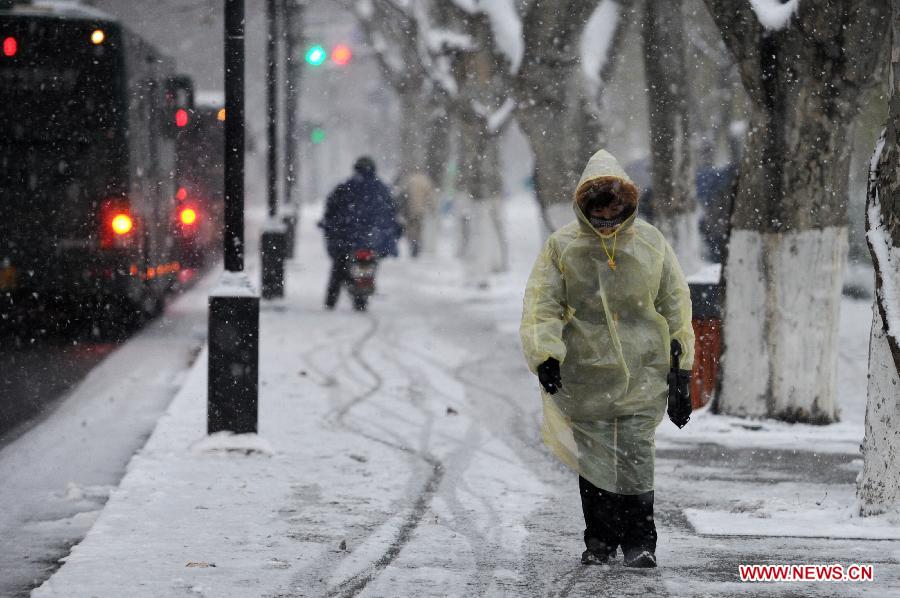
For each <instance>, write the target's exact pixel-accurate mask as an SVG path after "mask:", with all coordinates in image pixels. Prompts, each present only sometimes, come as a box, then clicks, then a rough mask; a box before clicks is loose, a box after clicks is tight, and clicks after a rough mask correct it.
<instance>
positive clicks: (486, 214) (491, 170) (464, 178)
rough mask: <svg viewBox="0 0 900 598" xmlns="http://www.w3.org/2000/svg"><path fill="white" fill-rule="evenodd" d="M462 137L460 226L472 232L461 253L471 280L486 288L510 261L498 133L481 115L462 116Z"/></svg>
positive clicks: (460, 130)
mask: <svg viewBox="0 0 900 598" xmlns="http://www.w3.org/2000/svg"><path fill="white" fill-rule="evenodd" d="M459 137H460V143H459V159H458V162H459V175H458V180H457V189H458V190H459V192H460V194H461V195H462V198H461V199H462V202H463V205H464V208H463V210H462V213H461V217H462V219H463V222H461V223H460V225H461V226H463V227H464V228H465V230H466V231H468V234H467V235H466V236H465V238H464V243H465V244H464V246H463V247H462V248H461V251H460V253H461V255H462V257H463V260H464V261H465V262H466V269H467V277H468V280H469V281H470V282H472V283H474V284H476V285H477V286H481V287H486V286H488V281H489V278H490V275H491V274H493V273H496V272H501V271H503V270H504V269H505V268H506V266H507V263H508V258H507V247H506V238H505V236H504V231H503V226H502V219H501V217H500V203H499V202H500V193H501V191H502V187H503V185H502V180H501V178H500V152H499V148H498V146H497V138H496V136H495V135H493V134H492V132H491V131H488V128H487V122H486V120H485V119H483V118H480V117H478V116H477V115H474V114H471V113H469V114H467V115H464V116H461V118H460V119H459Z"/></svg>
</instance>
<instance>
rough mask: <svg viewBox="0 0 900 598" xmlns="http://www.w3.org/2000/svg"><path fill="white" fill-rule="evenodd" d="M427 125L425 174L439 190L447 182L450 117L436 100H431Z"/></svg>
mask: <svg viewBox="0 0 900 598" xmlns="http://www.w3.org/2000/svg"><path fill="white" fill-rule="evenodd" d="M427 127H428V131H427V133H428V140H427V143H426V147H425V154H426V155H425V174H427V175H428V176H429V177H430V178H431V180H432V181H433V182H434V184H435V186H436V188H437V190H438V192H440V190H441V189H443V188H444V187H445V185H446V183H447V164H448V162H449V161H450V117H449V115H448V114H447V110H446V108H445V107H444V106H442V105H441V104H440V103H439V102H438V101H437V100H433V101H432V102H431V111H430V113H429V115H428V123H427Z"/></svg>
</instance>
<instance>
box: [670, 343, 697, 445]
mask: <svg viewBox="0 0 900 598" xmlns="http://www.w3.org/2000/svg"><path fill="white" fill-rule="evenodd" d="M680 357H681V343H679V342H678V341H676V340H673V341H672V369H671V370H669V375H668V376H666V380H667V381H668V382H669V405H668V408H667V409H666V412H667V413H668V414H669V419H670V420H672V423H673V424H675V425H676V426H678V427H679V428H683V427H685V426H686V425H687V423H688V421H690V419H691V411H692V407H691V372H690V371H689V370H682V369H680V368H679V367H678V366H679V359H680Z"/></svg>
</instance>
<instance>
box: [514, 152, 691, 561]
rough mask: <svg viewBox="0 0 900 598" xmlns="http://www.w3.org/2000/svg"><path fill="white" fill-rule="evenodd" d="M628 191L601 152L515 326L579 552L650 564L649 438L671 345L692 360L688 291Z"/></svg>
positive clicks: (662, 406) (541, 259)
mask: <svg viewBox="0 0 900 598" xmlns="http://www.w3.org/2000/svg"><path fill="white" fill-rule="evenodd" d="M637 200H638V190H637V187H635V185H634V183H633V182H632V181H631V179H630V178H629V177H628V175H627V174H625V171H624V170H623V169H622V167H621V166H619V163H618V162H617V161H616V159H615V158H614V157H613V156H612V155H611V154H610V153H608V152H606V151H604V150H600V151H598V152H597V153H596V154H594V155H593V156H592V157H591V159H590V161H589V162H588V164H587V166H586V167H585V169H584V174H582V175H581V180H580V181H579V183H578V186H577V188H576V191H575V202H574V206H573V207H574V210H575V215H576V217H577V218H576V220H575V221H573V222H571V223H569V224H567V225H566V226H564V227H562V228H561V229H559V230H557V231H556V232H554V233H553V234H552V235H551V236H550V238H549V239H548V241H547V243H546V244H545V245H544V247H543V249H542V250H541V253H540V255H539V256H538V258H537V261H536V262H535V264H534V268H533V269H532V272H531V276H530V278H529V279H528V285H527V287H526V290H525V301H524V308H523V312H522V324H521V328H520V335H521V340H522V347H523V349H524V353H525V357H526V359H527V360H528V365H529V368H530V369H531V371H532V372H534V373H536V374H538V377H539V380H540V382H541V386H542V388H543V392H542V396H543V401H544V421H543V430H542V432H543V437H544V442H545V443H546V444H547V445H548V446H549V447H550V449H551V450H552V451H553V453H554V454H555V455H556V456H557V457H558V458H559V459H560V460H561V461H563V463H565V464H566V465H568V466H569V467H570V468H571V469H573V470H574V471H575V472H577V473H578V474H579V484H580V489H581V498H582V507H583V510H584V517H585V523H586V529H585V534H584V537H585V544H586V546H587V550H585V552H584V554H583V555H582V562H584V563H585V564H588V563H603V562H606V561H607V560H608V559H609V557H610V556H613V555H615V552H616V549H617V548H618V547H619V546H621V547H622V552H623V555H624V564H625V565H628V566H636V567H653V566H656V557H655V551H656V526H655V525H654V523H653V470H654V458H655V443H654V436H655V431H656V427H657V425H659V423H660V422H661V421H662V418H663V414H664V413H665V411H666V397H667V391H668V385H667V381H666V375H667V373H668V370H669V366H670V349H669V347H670V343H671V341H672V340H677V341H678V342H679V343H680V345H681V347H682V349H683V352H684V353H683V355H682V358H681V367H682V368H684V369H686V370H690V369H691V366H692V364H693V358H694V355H693V354H694V333H693V329H692V327H691V300H690V292H689V290H688V286H687V283H686V282H685V280H684V274H683V273H682V271H681V267H680V266H679V265H678V260H677V259H676V258H675V254H674V253H673V251H672V248H671V247H670V246H669V244H668V243H667V242H666V240H665V239H664V238H663V236H662V234H661V233H660V232H659V231H658V230H657V229H656V228H655V227H654V226H652V225H651V224H649V223H647V222H645V221H644V220H641V219H640V218H638V217H637Z"/></svg>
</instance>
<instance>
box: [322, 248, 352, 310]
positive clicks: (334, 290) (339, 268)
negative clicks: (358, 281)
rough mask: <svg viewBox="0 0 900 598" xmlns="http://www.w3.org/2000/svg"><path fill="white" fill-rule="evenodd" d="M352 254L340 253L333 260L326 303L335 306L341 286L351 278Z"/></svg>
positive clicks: (326, 292)
mask: <svg viewBox="0 0 900 598" xmlns="http://www.w3.org/2000/svg"><path fill="white" fill-rule="evenodd" d="M350 262H351V259H350V256H349V255H340V256H338V257H336V258H334V259H333V260H332V262H331V277H330V278H329V279H328V289H327V290H326V291H325V305H326V306H328V307H334V306H335V304H336V303H337V300H338V296H339V295H340V294H341V287H342V286H344V283H345V282H348V281H349V280H350Z"/></svg>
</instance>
